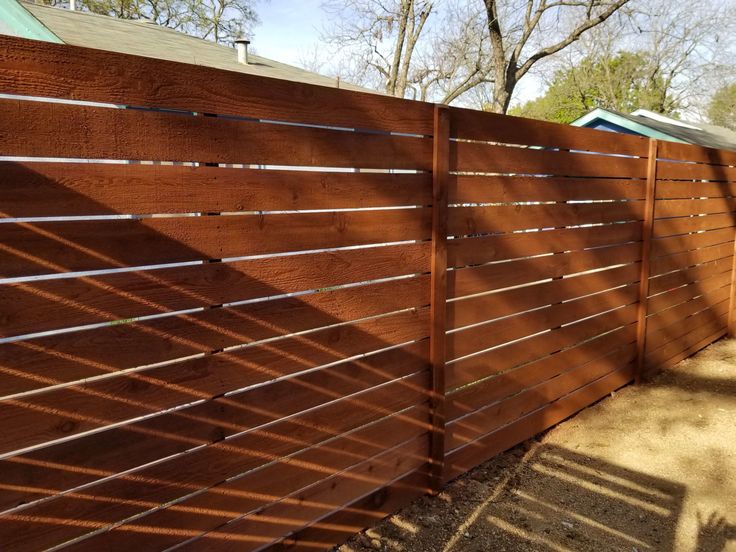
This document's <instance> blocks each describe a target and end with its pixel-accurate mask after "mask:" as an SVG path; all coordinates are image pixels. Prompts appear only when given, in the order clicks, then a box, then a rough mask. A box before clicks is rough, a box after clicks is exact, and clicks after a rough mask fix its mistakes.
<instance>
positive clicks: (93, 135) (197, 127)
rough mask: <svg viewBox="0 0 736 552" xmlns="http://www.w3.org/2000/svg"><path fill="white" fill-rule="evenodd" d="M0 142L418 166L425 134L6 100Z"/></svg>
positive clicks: (49, 148) (14, 147) (92, 150)
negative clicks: (405, 133) (408, 134)
mask: <svg viewBox="0 0 736 552" xmlns="http://www.w3.org/2000/svg"><path fill="white" fill-rule="evenodd" d="M18 120H23V121H24V122H25V124H23V125H17V124H16V121H18ZM0 143H1V144H2V149H0V154H2V155H10V156H24V157H66V158H72V159H118V160H153V161H182V162H191V161H197V162H202V163H244V164H254V165H296V166H316V167H362V168H373V169H390V168H393V169H424V170H429V169H430V168H431V159H432V157H431V147H432V143H431V141H429V140H428V139H426V138H417V137H409V136H397V135H384V134H375V133H357V132H345V131H338V130H329V129H321V128H311V127H297V126H292V125H278V124H271V123H259V122H253V121H244V120H234V119H226V118H219V117H203V116H196V117H195V116H190V115H186V114H178V113H167V112H161V111H141V110H134V109H110V108H103V107H90V106H84V105H73V104H58V103H42V102H28V101H22V100H9V99H0Z"/></svg>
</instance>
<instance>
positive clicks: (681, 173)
mask: <svg viewBox="0 0 736 552" xmlns="http://www.w3.org/2000/svg"><path fill="white" fill-rule="evenodd" d="M658 157H659V162H658V165H657V187H656V197H657V201H656V203H655V209H654V228H653V234H652V266H651V278H650V282H649V297H648V299H647V315H648V318H647V341H646V344H647V347H646V356H645V362H646V367H647V368H648V369H650V370H651V369H657V368H665V367H667V366H671V365H673V364H675V363H677V362H679V361H680V360H682V359H683V358H686V357H688V356H690V355H691V354H693V353H694V352H696V351H698V350H699V349H702V348H703V347H704V346H706V345H708V344H710V343H712V342H713V341H715V340H716V339H718V338H719V337H721V336H723V335H724V334H725V333H726V330H727V325H728V312H729V296H730V292H731V281H732V280H731V278H732V273H731V271H732V265H733V246H734V223H735V221H736V219H735V218H734V217H736V213H734V211H735V210H736V197H735V196H734V191H735V190H734V186H736V168H734V165H736V153H734V152H725V151H719V150H710V149H707V148H700V147H695V146H690V145H685V144H676V143H672V142H660V145H659V155H658Z"/></svg>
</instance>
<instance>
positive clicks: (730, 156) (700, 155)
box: [660, 141, 736, 165]
mask: <svg viewBox="0 0 736 552" xmlns="http://www.w3.org/2000/svg"><path fill="white" fill-rule="evenodd" d="M660 158H661V159H674V160H678V161H690V162H695V163H710V164H713V165H736V152H733V151H727V150H718V149H713V148H706V147H704V146H696V145H692V144H681V143H677V142H670V141H663V142H662V150H661V151H660Z"/></svg>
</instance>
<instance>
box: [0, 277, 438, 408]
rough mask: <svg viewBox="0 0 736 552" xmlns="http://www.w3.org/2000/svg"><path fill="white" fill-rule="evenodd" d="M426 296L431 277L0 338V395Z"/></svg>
mask: <svg viewBox="0 0 736 552" xmlns="http://www.w3.org/2000/svg"><path fill="white" fill-rule="evenodd" d="M428 303H429V277H428V276H423V277H420V278H416V279H405V280H400V281H397V282H385V283H380V284H375V286H371V287H370V289H368V288H365V287H363V286H361V287H359V288H346V289H340V290H334V291H325V292H322V293H316V294H310V295H303V296H299V297H291V298H284V299H277V300H273V301H259V302H256V303H251V304H247V305H242V306H237V307H229V308H221V309H208V310H204V311H201V312H197V313H192V314H185V315H179V316H174V317H167V318H159V319H153V320H149V321H146V322H138V323H130V324H115V325H112V326H107V327H103V328H99V329H93V330H88V331H83V332H70V333H62V334H58V335H52V336H48V337H41V338H36V339H26V340H23V341H18V342H11V343H6V344H0V366H2V369H1V370H2V372H3V377H2V378H0V380H1V381H0V397H3V396H7V395H12V394H15V393H22V392H27V391H31V390H34V389H42V388H45V387H48V386H52V385H59V384H65V383H70V382H74V381H79V380H82V379H84V378H90V377H95V376H97V377H99V376H104V375H110V374H115V373H116V372H120V371H121V370H127V369H131V368H135V367H137V366H147V365H152V364H156V363H161V362H169V361H174V360H177V359H182V358H184V357H189V356H191V355H196V354H203V353H212V352H216V351H220V350H222V349H224V348H226V347H232V346H236V345H243V344H247V343H253V342H256V341H260V340H263V339H272V338H275V337H279V336H285V335H288V334H292V333H295V332H303V331H307V330H314V329H318V328H321V327H324V326H331V325H335V324H340V323H344V322H348V321H350V320H357V319H360V318H365V317H369V316H377V315H381V314H385V313H387V312H391V311H398V310H400V309H406V308H413V307H420V306H423V305H427V304H428Z"/></svg>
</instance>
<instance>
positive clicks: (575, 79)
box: [509, 52, 678, 124]
mask: <svg viewBox="0 0 736 552" xmlns="http://www.w3.org/2000/svg"><path fill="white" fill-rule="evenodd" d="M596 107H602V108H605V109H612V110H615V111H621V112H624V113H630V112H631V111H634V110H636V109H639V108H643V109H649V110H651V111H655V112H657V113H663V114H666V115H670V116H673V115H675V116H676V115H677V113H676V111H677V107H678V106H677V105H676V102H674V101H673V100H672V99H671V98H670V97H669V95H668V90H667V86H666V84H665V80H664V79H663V78H662V77H661V76H660V75H659V71H658V70H657V69H656V68H655V67H653V65H652V64H651V63H650V62H649V61H648V56H647V55H646V54H645V53H633V52H621V53H620V54H618V55H616V56H614V57H606V58H594V57H588V58H585V59H583V60H582V61H581V62H580V63H579V64H578V65H576V66H575V67H572V68H568V69H564V70H559V71H557V72H556V73H555V75H554V77H553V79H552V83H551V84H550V86H549V88H548V89H547V92H546V93H545V94H544V95H543V96H541V97H539V98H537V99H535V100H532V101H530V102H527V103H525V104H523V105H521V106H518V107H515V108H513V109H511V110H510V111H509V114H511V115H517V116H521V117H529V118H532V119H542V120H545V121H553V122H556V123H565V124H567V123H570V122H572V121H574V120H575V119H577V118H579V117H581V116H583V115H585V114H586V113H587V112H589V111H590V110H591V109H594V108H596Z"/></svg>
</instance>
